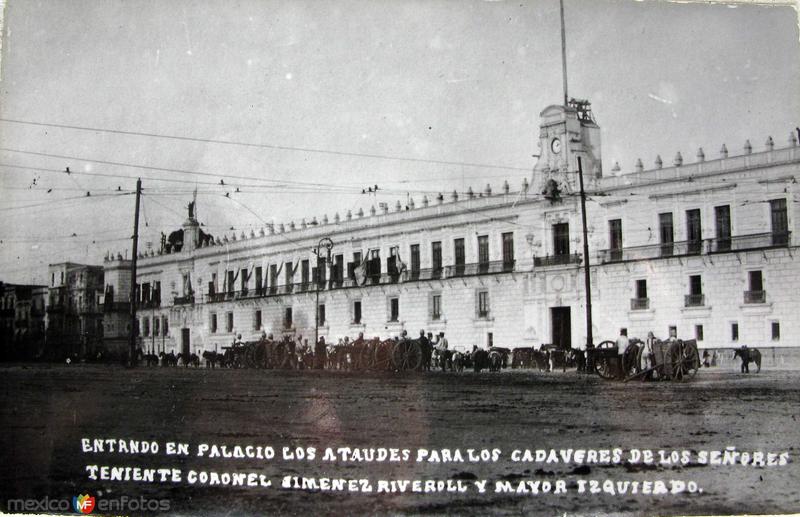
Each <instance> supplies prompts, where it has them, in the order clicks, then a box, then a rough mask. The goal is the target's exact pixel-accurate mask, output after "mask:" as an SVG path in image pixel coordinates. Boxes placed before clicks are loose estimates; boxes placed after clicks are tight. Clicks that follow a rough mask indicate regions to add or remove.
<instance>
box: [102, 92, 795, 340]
mask: <svg viewBox="0 0 800 517" xmlns="http://www.w3.org/2000/svg"><path fill="white" fill-rule="evenodd" d="M539 146H540V151H541V156H540V158H539V161H538V163H537V165H536V167H535V168H534V171H533V175H532V178H531V180H530V181H528V180H527V179H526V180H525V181H524V182H523V184H522V185H521V188H520V187H519V186H516V185H515V186H514V187H511V186H509V185H508V184H507V183H505V184H503V185H502V186H499V187H492V186H489V185H485V186H482V187H481V188H479V189H476V190H475V191H473V190H472V189H471V188H470V189H469V191H468V192H466V193H456V192H453V193H444V194H440V195H438V196H435V197H433V198H431V199H429V198H427V197H423V198H421V199H414V200H411V201H408V204H407V205H406V204H405V203H403V204H401V203H399V202H398V203H397V204H396V205H394V206H390V205H381V206H379V208H377V209H376V208H375V207H373V208H371V209H370V210H369V211H368V212H367V213H364V212H362V211H359V212H358V213H351V212H349V211H348V212H347V213H345V214H341V215H340V214H336V215H334V216H333V217H328V216H324V217H320V218H317V217H315V218H314V219H313V220H311V222H310V223H308V222H306V221H305V220H304V221H303V222H302V223H300V224H295V223H289V224H280V225H275V226H267V227H265V228H263V229H261V230H259V231H251V232H249V233H239V234H238V235H237V234H233V235H224V236H210V235H206V234H205V233H203V232H202V231H201V229H200V223H199V222H198V221H197V220H196V218H195V217H194V213H193V210H192V207H191V206H190V209H189V217H188V218H187V220H186V221H185V222H184V223H183V226H182V228H181V229H180V230H179V231H177V232H173V233H172V234H171V235H170V239H169V240H168V241H167V242H165V244H164V245H163V246H162V249H161V250H160V251H158V252H150V253H146V254H144V255H142V256H141V257H139V259H138V275H137V279H136V284H137V287H138V289H137V293H138V295H137V298H138V300H137V305H138V307H139V311H138V319H139V336H140V338H141V340H142V343H143V346H144V348H146V349H147V350H155V351H156V352H158V351H161V350H166V351H169V350H175V351H176V352H181V351H184V352H185V351H189V350H190V351H192V352H200V351H203V350H215V349H216V350H219V349H220V347H222V346H226V345H229V344H230V342H231V341H232V340H233V339H234V337H235V335H236V334H239V333H241V334H242V336H243V338H244V339H245V340H248V339H255V338H257V337H258V336H260V334H261V332H262V331H265V332H268V333H272V334H274V335H276V336H278V335H281V334H287V333H288V334H292V335H295V336H296V335H297V334H301V335H302V336H304V337H306V338H308V339H309V342H311V341H313V336H314V333H315V327H316V325H315V322H316V321H317V317H318V318H319V327H318V331H319V334H320V335H321V336H324V337H325V338H326V340H328V341H330V340H336V339H337V338H340V337H343V336H355V335H357V334H358V333H360V332H363V333H364V334H365V335H366V336H381V337H390V336H394V335H399V334H401V333H402V331H404V330H405V331H408V333H409V334H410V335H412V336H415V335H417V334H418V332H419V330H420V329H425V331H426V332H427V331H430V332H434V333H438V332H441V331H443V332H446V335H447V337H448V340H449V342H450V344H451V346H456V347H471V346H472V345H479V346H490V345H495V346H506V347H512V348H513V347H521V346H539V345H541V344H543V343H555V344H559V345H564V346H573V347H584V346H585V340H586V334H587V333H586V324H585V318H584V313H585V300H586V295H585V290H584V277H583V275H584V269H583V266H584V264H583V256H582V245H583V237H582V224H581V203H580V196H579V191H580V189H579V177H578V173H577V171H578V169H579V167H580V168H581V170H582V171H583V177H584V180H585V187H586V192H587V201H586V209H587V220H588V234H589V249H590V253H589V261H590V265H591V267H590V271H591V289H592V293H591V294H592V302H593V316H594V319H593V321H594V327H595V328H594V329H593V334H594V339H595V343H597V342H599V341H600V340H603V339H613V338H615V337H616V336H617V335H618V333H619V330H620V328H627V329H628V333H629V335H632V336H634V335H635V336H640V337H644V336H645V335H646V333H647V332H648V331H653V332H654V333H655V335H656V336H658V337H666V336H667V335H668V333H669V331H670V329H671V328H672V327H674V328H675V329H676V330H677V334H678V336H679V337H682V338H696V339H697V340H698V343H699V345H700V347H706V348H719V347H729V346H738V345H741V344H749V345H751V346H794V345H797V338H798V336H800V321H798V318H797V317H796V310H797V307H798V304H797V301H798V297H797V293H798V292H800V261H798V258H797V257H796V254H797V246H798V238H797V235H796V232H794V231H793V229H794V226H795V224H796V221H797V220H798V216H799V215H800V213H799V212H798V192H800V189H798V187H797V185H796V178H797V176H798V175H800V147H798V141H797V138H796V136H795V134H794V133H791V136H790V138H789V141H788V144H787V145H776V144H775V143H773V140H772V138H769V139H768V140H767V141H766V143H764V144H761V147H758V148H754V147H753V146H752V145H751V144H750V142H749V141H748V142H746V143H744V145H743V146H742V147H740V148H739V149H732V150H731V153H730V155H729V152H728V150H727V148H725V146H723V147H722V149H721V150H720V151H719V152H718V153H711V152H709V153H708V156H707V155H706V153H705V152H704V151H703V150H702V149H699V150H698V151H697V153H696V156H695V158H694V160H693V161H692V162H691V163H689V160H686V161H685V160H684V158H683V157H682V156H681V154H680V153H678V154H677V155H676V156H675V157H674V159H673V160H672V163H671V164H669V163H663V161H662V159H661V158H660V157H658V158H657V159H656V160H655V165H654V167H653V168H648V169H646V168H645V167H644V165H643V164H642V162H641V161H638V162H637V163H636V168H635V171H633V172H630V173H627V174H619V173H618V172H619V167H618V166H614V167H613V169H612V171H613V172H614V173H615V174H612V175H605V174H604V169H603V166H602V164H601V162H600V130H599V127H598V126H597V124H596V123H595V121H594V118H593V116H592V113H591V110H590V107H589V104H588V103H586V102H581V101H574V102H571V103H570V105H569V106H566V107H565V106H550V107H548V108H547V109H545V110H544V111H543V112H542V114H541V125H540V135H539ZM712 154H713V156H712ZM327 239H330V241H328V240H327ZM320 244H322V245H321V246H320ZM326 244H332V247H330V248H329V247H328V246H326ZM315 251H317V252H318V253H316V254H315ZM104 268H105V271H106V275H105V284H106V285H105V297H104V298H105V300H104V302H105V303H104V315H105V316H104V325H105V329H104V331H105V332H104V334H105V338H106V339H107V340H109V339H111V340H113V339H117V340H118V342H119V343H124V342H125V340H124V336H125V335H127V332H128V328H129V327H128V323H127V322H128V320H127V319H126V318H127V313H128V311H129V305H128V302H129V290H130V261H128V260H123V259H122V258H121V256H119V255H118V256H117V257H108V258H107V260H106V262H105V264H104ZM317 300H318V304H317Z"/></svg>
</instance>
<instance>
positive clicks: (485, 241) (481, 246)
mask: <svg viewBox="0 0 800 517" xmlns="http://www.w3.org/2000/svg"><path fill="white" fill-rule="evenodd" d="M478 267H479V268H480V270H481V272H485V271H488V270H489V236H488V235H480V236H478Z"/></svg>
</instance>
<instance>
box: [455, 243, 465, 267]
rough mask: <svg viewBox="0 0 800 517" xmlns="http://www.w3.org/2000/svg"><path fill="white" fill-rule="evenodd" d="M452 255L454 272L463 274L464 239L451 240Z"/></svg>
mask: <svg viewBox="0 0 800 517" xmlns="http://www.w3.org/2000/svg"><path fill="white" fill-rule="evenodd" d="M453 257H454V259H455V266H456V269H455V274H456V275H463V274H464V264H465V263H466V256H465V252H464V239H454V240H453Z"/></svg>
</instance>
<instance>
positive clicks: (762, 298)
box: [744, 291, 767, 303]
mask: <svg viewBox="0 0 800 517" xmlns="http://www.w3.org/2000/svg"><path fill="white" fill-rule="evenodd" d="M766 301H767V292H766V291H745V292H744V303H766Z"/></svg>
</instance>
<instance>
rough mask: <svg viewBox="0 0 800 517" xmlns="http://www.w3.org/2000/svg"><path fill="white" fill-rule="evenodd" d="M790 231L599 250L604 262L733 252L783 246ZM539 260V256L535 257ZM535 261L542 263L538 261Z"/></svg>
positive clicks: (601, 261) (601, 260)
mask: <svg viewBox="0 0 800 517" xmlns="http://www.w3.org/2000/svg"><path fill="white" fill-rule="evenodd" d="M790 237H791V232H767V233H755V234H751V235H739V236H736V237H725V238H720V239H706V240H702V241H679V242H667V243H662V244H649V245H646V246H632V247H629V248H622V249H606V250H600V251H599V252H598V260H599V261H600V263H601V264H613V263H615V262H626V261H631V260H651V259H657V258H669V257H683V256H687V255H702V254H708V253H730V252H735V251H748V250H759V249H768V248H780V247H786V246H788V245H789V242H790V240H791V239H790ZM535 260H537V261H538V260H539V259H535ZM536 265H539V264H538V263H537V264H536Z"/></svg>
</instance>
